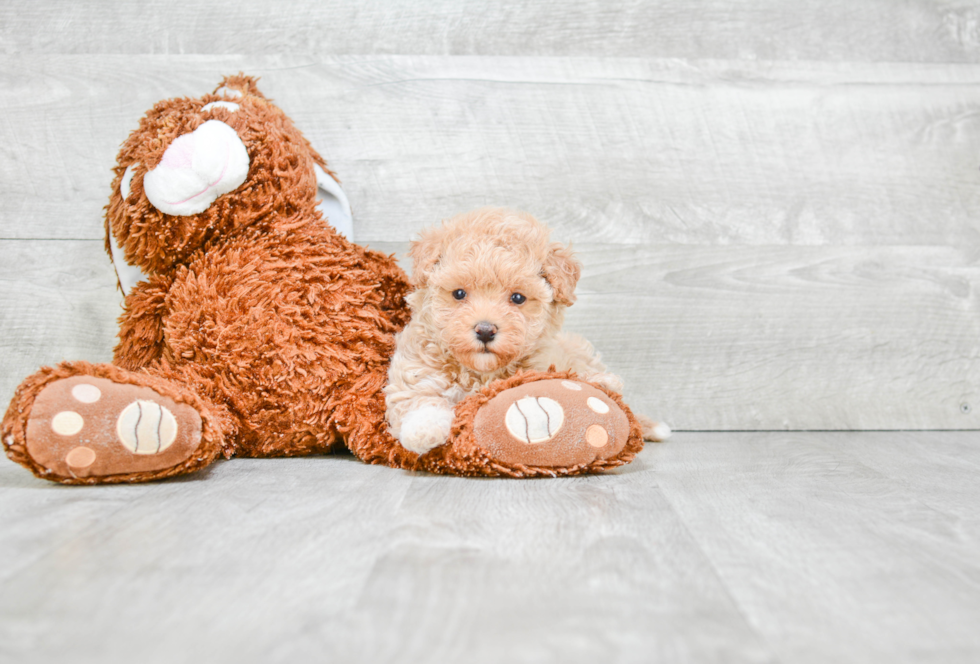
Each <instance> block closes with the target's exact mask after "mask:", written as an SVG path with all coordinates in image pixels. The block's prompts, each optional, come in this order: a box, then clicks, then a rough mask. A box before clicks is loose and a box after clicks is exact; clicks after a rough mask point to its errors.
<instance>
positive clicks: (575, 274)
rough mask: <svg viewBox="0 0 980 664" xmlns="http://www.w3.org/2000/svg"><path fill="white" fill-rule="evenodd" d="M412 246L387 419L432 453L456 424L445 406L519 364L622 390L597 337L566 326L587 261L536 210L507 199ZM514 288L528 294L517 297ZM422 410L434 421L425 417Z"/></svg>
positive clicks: (405, 441) (396, 431)
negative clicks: (409, 287)
mask: <svg viewBox="0 0 980 664" xmlns="http://www.w3.org/2000/svg"><path fill="white" fill-rule="evenodd" d="M410 255H411V257H412V259H413V273H412V283H413V285H414V286H415V290H414V291H413V292H412V293H411V294H410V295H409V296H408V298H407V300H408V304H409V307H410V308H411V310H412V319H411V321H410V322H409V324H408V325H407V326H406V328H405V329H404V330H403V331H402V332H401V333H399V335H398V337H397V342H396V343H397V347H396V350H395V355H394V357H393V358H392V362H391V367H390V369H389V371H388V386H387V387H386V388H385V393H386V395H387V405H388V407H387V420H388V424H389V426H390V427H391V431H392V433H393V435H394V436H395V437H397V438H398V439H399V440H400V441H401V443H402V445H404V446H406V447H408V448H409V449H412V450H414V451H416V452H425V451H427V450H428V449H431V448H432V447H435V446H437V445H440V444H442V443H443V442H445V440H446V439H447V438H448V437H449V435H450V429H449V427H448V426H442V425H441V424H440V423H438V420H439V419H440V418H438V417H437V415H438V412H439V411H442V412H449V413H451V412H452V411H453V409H454V407H455V406H456V404H457V403H459V402H460V401H462V400H463V399H464V398H465V397H467V396H468V395H470V394H473V393H475V392H477V391H479V390H480V389H481V388H483V387H484V386H486V385H488V384H490V383H491V382H493V381H495V380H498V379H501V378H509V377H511V376H514V375H515V374H517V373H518V372H521V371H535V372H541V371H546V370H548V369H549V368H555V369H557V370H558V371H572V372H575V373H576V374H578V375H579V376H580V377H582V378H583V379H585V380H588V381H592V382H595V383H599V384H601V385H603V386H604V387H606V388H608V389H610V390H612V391H613V392H616V393H619V392H622V388H623V384H622V381H621V380H620V379H619V378H618V377H617V376H614V375H612V374H610V373H608V372H607V371H606V368H605V366H604V365H603V364H602V362H601V361H600V358H599V355H598V353H596V352H595V349H594V348H593V347H592V344H590V343H589V342H588V341H587V340H585V339H583V338H582V337H580V336H577V335H573V334H567V333H564V332H562V331H561V327H562V323H563V321H564V316H565V309H566V308H567V307H568V306H570V305H571V304H572V303H573V302H574V301H575V293H574V290H575V284H576V282H577V281H578V279H579V276H580V274H581V267H580V265H579V263H578V261H577V260H576V259H575V257H574V254H573V253H572V251H571V249H570V248H569V247H567V246H565V245H563V244H560V243H557V242H552V241H551V240H550V231H549V229H548V228H547V227H546V226H545V225H544V224H542V223H541V222H539V221H538V220H537V219H535V218H534V217H532V216H531V215H529V214H527V213H524V212H517V211H513V210H508V209H504V208H484V209H480V210H475V211H473V212H469V213H466V214H462V215H459V216H457V217H454V218H453V219H451V220H449V221H447V222H445V223H444V224H443V225H442V226H439V227H436V228H432V229H429V230H427V231H425V232H423V233H422V235H421V237H420V239H419V240H417V241H416V242H414V243H413V245H412V248H411V252H410ZM456 292H464V293H465V297H464V298H463V299H461V300H460V299H457V298H456V297H455V296H454V293H456ZM515 293H517V294H520V295H521V296H523V297H525V298H526V300H525V301H524V302H523V303H521V304H516V303H514V302H513V301H512V300H511V297H512V296H513V295H514V294H515ZM478 324H489V325H491V326H492V327H493V328H494V329H495V330H496V333H495V336H494V338H493V340H492V341H491V342H490V343H488V344H484V343H483V342H482V341H481V340H480V339H479V338H478V337H477V334H476V333H475V329H476V326H477V325H478ZM423 418H425V419H427V420H428V421H429V422H430V424H431V426H429V427H428V428H424V427H421V426H419V420H421V419H423ZM645 421H646V422H650V421H649V420H645ZM650 425H651V426H652V422H650ZM650 437H651V438H652V431H651V433H650Z"/></svg>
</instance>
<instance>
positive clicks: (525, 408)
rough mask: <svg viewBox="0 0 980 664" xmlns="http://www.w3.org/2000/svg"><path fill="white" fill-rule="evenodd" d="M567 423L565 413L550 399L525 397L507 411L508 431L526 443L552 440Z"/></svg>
mask: <svg viewBox="0 0 980 664" xmlns="http://www.w3.org/2000/svg"><path fill="white" fill-rule="evenodd" d="M564 421H565V411H564V410H562V407H561V406H560V405H559V404H558V402H557V401H554V400H552V399H549V398H548V397H524V398H523V399H521V400H519V401H515V402H514V403H512V404H511V405H510V408H508V409H507V415H506V417H505V418H504V423H505V424H506V426H507V431H508V432H510V435H512V436H513V437H514V438H516V439H517V440H519V441H521V442H524V443H543V442H544V441H546V440H551V439H552V438H553V437H554V436H555V434H557V433H558V430H559V429H561V425H562V423H563V422H564Z"/></svg>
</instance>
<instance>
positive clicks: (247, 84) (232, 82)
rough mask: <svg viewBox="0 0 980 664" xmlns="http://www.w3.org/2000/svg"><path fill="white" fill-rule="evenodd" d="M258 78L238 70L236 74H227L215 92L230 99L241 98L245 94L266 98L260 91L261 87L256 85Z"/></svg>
mask: <svg viewBox="0 0 980 664" xmlns="http://www.w3.org/2000/svg"><path fill="white" fill-rule="evenodd" d="M258 80H259V79H257V78H255V77H253V76H246V75H245V74H243V73H241V72H238V73H237V74H236V75H234V76H225V78H224V79H223V80H222V81H221V84H220V85H218V87H217V88H215V90H214V94H216V95H219V96H221V97H228V98H229V99H241V98H242V97H244V96H245V95H251V96H252V97H261V98H263V99H264V98H265V96H264V95H263V94H262V93H261V92H259V88H258V86H257V85H256V82H257V81H258Z"/></svg>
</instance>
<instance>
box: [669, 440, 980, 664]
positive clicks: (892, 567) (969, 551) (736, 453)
mask: <svg viewBox="0 0 980 664" xmlns="http://www.w3.org/2000/svg"><path fill="white" fill-rule="evenodd" d="M692 441H696V442H695V443H694V444H690V443H691V442H692ZM683 442H684V443H687V444H683V445H681V444H679V445H676V446H672V447H670V448H667V447H663V448H661V447H656V448H654V449H653V450H652V452H653V463H654V464H655V465H657V467H658V474H657V477H658V481H659V486H660V487H661V490H662V491H663V493H664V495H665V497H666V498H667V500H668V502H669V503H670V505H671V506H672V508H673V509H675V510H676V511H677V513H678V514H679V515H680V516H681V519H682V520H683V521H684V522H685V524H686V525H687V526H688V528H690V532H691V533H692V535H693V536H694V538H695V539H696V540H697V541H698V543H699V544H700V545H701V547H702V550H703V551H704V552H705V555H706V556H707V557H708V558H709V559H710V560H711V561H712V564H713V566H714V569H715V571H716V573H717V574H718V577H719V578H720V579H722V582H723V583H724V584H725V586H726V587H727V588H728V589H729V590H730V592H731V593H732V597H733V598H734V599H735V601H736V603H738V605H739V606H740V607H741V609H742V610H743V611H744V615H745V618H746V620H747V621H748V622H749V624H751V625H752V627H753V628H754V629H756V630H757V631H758V633H759V634H761V635H762V636H763V638H764V640H765V642H766V643H767V644H768V645H770V646H771V647H772V649H773V652H774V654H775V655H776V657H777V659H778V660H779V661H787V662H808V661H812V662H821V661H823V662H827V661H838V662H870V661H875V662H884V661H916V662H969V661H974V660H975V659H976V658H977V657H978V655H980V651H978V649H980V636H978V633H977V631H976V629H975V626H976V624H977V619H978V611H980V563H978V560H980V557H978V556H977V542H978V536H980V522H978V520H977V517H976V510H975V505H976V501H977V498H978V493H977V488H976V482H975V481H974V480H975V477H976V472H977V468H978V465H977V463H978V461H980V458H978V450H980V446H978V445H977V443H978V442H980V440H978V438H977V434H976V433H972V432H971V433H962V434H949V433H945V434H938V433H936V434H934V433H914V434H912V433H894V434H893V433H887V434H886V433H864V434H860V435H855V434H839V433H837V434H728V435H715V436H705V437H701V436H694V435H691V436H690V437H685V438H684V439H683ZM930 480H932V481H930Z"/></svg>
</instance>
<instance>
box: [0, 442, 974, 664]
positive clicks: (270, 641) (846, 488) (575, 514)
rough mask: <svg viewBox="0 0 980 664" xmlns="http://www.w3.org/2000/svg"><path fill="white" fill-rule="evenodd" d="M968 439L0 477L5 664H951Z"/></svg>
mask: <svg viewBox="0 0 980 664" xmlns="http://www.w3.org/2000/svg"><path fill="white" fill-rule="evenodd" d="M977 442H978V441H977V434H976V433H974V432H969V433H966V432H957V433H949V432H947V433H941V434H940V433H898V434H878V433H846V434H827V433H807V434H790V433H768V434H703V433H702V434H680V435H678V436H677V437H676V438H675V439H674V440H673V441H671V442H668V443H665V444H661V445H655V446H650V447H648V448H647V449H646V450H645V451H644V452H642V453H641V454H640V455H639V456H638V458H637V460H636V461H635V462H634V463H633V464H632V465H630V466H627V467H624V468H622V469H619V470H617V471H615V472H612V473H609V474H607V475H604V476H597V477H581V478H570V479H565V480H545V481H531V482H515V481H509V480H472V479H456V478H440V477H431V476H424V475H413V474H410V473H405V472H402V471H395V470H390V469H386V468H378V467H371V466H365V465H363V464H361V463H359V462H356V461H354V460H353V459H352V458H350V457H343V456H335V457H321V458H306V459H278V460H266V459H263V460H251V459H249V460H233V461H230V462H222V463H219V464H217V465H216V466H214V467H212V469H211V470H209V471H205V472H204V473H201V474H200V475H196V476H191V477H188V478H184V479H182V480H171V481H167V482H160V483H154V484H147V485H141V486H113V487H58V486H54V485H50V484H47V483H45V482H43V481H41V480H37V479H35V478H33V477H32V476H30V475H29V474H28V473H26V471H24V470H23V469H21V468H20V467H18V466H15V465H13V464H12V463H11V462H10V461H8V460H7V459H0V532H3V533H4V537H2V538H0V556H2V558H3V560H4V563H5V564H4V566H3V568H2V569H0V616H2V617H3V620H0V659H3V660H4V661H16V662H26V663H29V662H52V661H66V659H67V660H71V661H79V662H109V663H113V662H123V661H125V662H132V661H141V662H148V663H155V662H174V661H187V660H190V659H193V660H195V661H208V662H215V663H216V664H220V663H223V662H234V663H236V664H242V663H246V662H253V661H255V662H285V661H342V662H352V663H356V662H371V663H372V664H374V663H382V664H383V663H386V662H404V661H412V662H450V661H452V662H458V661H466V662H471V661H472V662H499V661H515V662H540V661H555V660H560V661H567V662H595V661H596V660H597V659H602V660H604V661H612V662H649V661H670V662H678V663H685V662H718V663H719V664H721V663H741V662H760V663H762V662H773V663H774V662H790V661H791V662H800V663H802V664H809V663H817V662H827V661H835V662H842V663H850V662H855V663H858V662H868V661H887V662H895V663H904V662H943V663H945V664H958V663H960V662H962V663H964V664H966V663H968V662H973V661H976V659H977V658H978V657H980V638H978V636H977V633H976V630H975V625H976V623H977V621H978V620H980V563H978V560H980V521H978V518H977V516H976V510H975V505H976V501H977V499H978V498H980V496H978V490H977V485H976V481H975V479H976V471H977V469H978V468H980V446H978V445H977V444H976V443H977ZM937 480H939V481H937Z"/></svg>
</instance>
